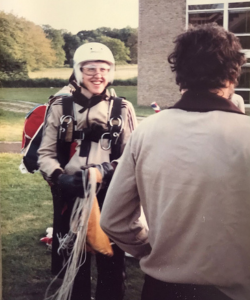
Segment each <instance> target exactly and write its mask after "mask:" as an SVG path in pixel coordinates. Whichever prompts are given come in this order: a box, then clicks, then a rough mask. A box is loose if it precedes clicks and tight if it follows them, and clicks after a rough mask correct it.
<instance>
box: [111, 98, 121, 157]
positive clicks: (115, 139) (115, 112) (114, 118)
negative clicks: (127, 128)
mask: <svg viewBox="0 0 250 300" xmlns="http://www.w3.org/2000/svg"><path fill="white" fill-rule="evenodd" d="M122 99H123V98H118V97H115V98H113V107H112V111H111V116H110V120H109V124H108V127H109V131H110V139H111V154H110V160H111V161H112V160H114V159H117V158H119V157H120V156H121V139H120V135H121V133H122V129H123V120H122V115H121V110H122Z"/></svg>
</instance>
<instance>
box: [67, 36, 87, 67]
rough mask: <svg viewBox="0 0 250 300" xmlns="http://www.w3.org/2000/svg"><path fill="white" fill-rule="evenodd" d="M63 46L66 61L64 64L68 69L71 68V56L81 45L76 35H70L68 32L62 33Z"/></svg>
mask: <svg viewBox="0 0 250 300" xmlns="http://www.w3.org/2000/svg"><path fill="white" fill-rule="evenodd" d="M63 39H64V46H63V50H64V51H65V55H66V60H65V64H69V65H70V67H72V66H73V56H74V53H75V51H76V49H77V48H78V47H79V46H80V45H81V44H82V43H83V42H82V41H81V39H80V38H79V36H78V35H72V34H71V33H70V32H65V33H63Z"/></svg>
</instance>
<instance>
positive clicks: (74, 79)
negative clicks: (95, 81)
mask: <svg viewBox="0 0 250 300" xmlns="http://www.w3.org/2000/svg"><path fill="white" fill-rule="evenodd" d="M72 81H76V77H75V73H74V71H73V72H72V74H71V75H70V77H69V83H70V82H72Z"/></svg>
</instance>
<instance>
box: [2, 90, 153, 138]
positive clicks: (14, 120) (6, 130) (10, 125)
mask: <svg viewBox="0 0 250 300" xmlns="http://www.w3.org/2000/svg"><path fill="white" fill-rule="evenodd" d="M114 89H115V91H116V93H117V95H119V96H122V97H126V98H127V99H128V100H129V101H130V102H131V103H132V104H133V105H134V108H135V112H136V115H137V116H143V117H146V116H149V115H151V114H154V111H153V110H152V109H151V108H150V107H139V106H137V104H136V103H137V87H136V86H116V87H114ZM57 91H58V88H0V100H1V101H4V102H16V103H17V104H18V101H27V102H33V103H34V106H35V105H36V103H40V104H43V103H46V102H47V101H48V98H49V96H51V95H53V94H55V93H56V92H57ZM31 107H32V105H31ZM29 110H30V108H29V109H27V112H28V111H29ZM25 114H26V113H18V112H8V111H4V110H3V109H1V108H0V127H1V130H0V141H8V142H12V141H21V139H22V131H23V124H24V117H25Z"/></svg>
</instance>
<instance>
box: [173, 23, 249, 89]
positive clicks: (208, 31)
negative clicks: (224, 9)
mask: <svg viewBox="0 0 250 300" xmlns="http://www.w3.org/2000/svg"><path fill="white" fill-rule="evenodd" d="M174 43H175V48H174V51H173V52H172V53H171V54H170V55H169V57H168V62H169V63H170V65H171V69H172V71H173V72H176V83H177V84H178V85H179V86H180V89H215V88H222V87H225V81H230V82H232V83H234V84H235V85H237V84H238V81H237V79H238V77H239V75H240V72H241V66H242V65H243V64H244V63H245V56H244V54H243V53H241V52H240V50H241V45H240V42H239V39H238V38H237V37H236V36H235V35H234V34H233V33H231V32H228V31H226V30H225V29H224V28H223V27H221V26H218V25H217V24H216V23H210V24H205V25H197V26H190V27H189V29H188V30H187V31H186V32H185V33H183V34H180V35H179V36H177V38H176V39H175V41H174Z"/></svg>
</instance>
